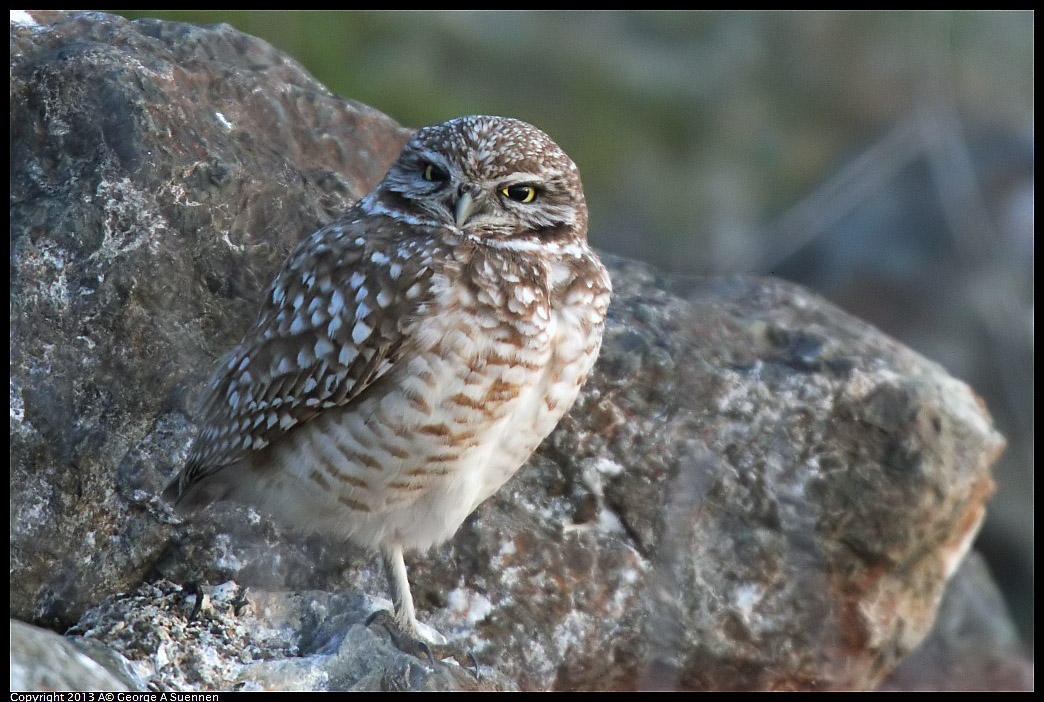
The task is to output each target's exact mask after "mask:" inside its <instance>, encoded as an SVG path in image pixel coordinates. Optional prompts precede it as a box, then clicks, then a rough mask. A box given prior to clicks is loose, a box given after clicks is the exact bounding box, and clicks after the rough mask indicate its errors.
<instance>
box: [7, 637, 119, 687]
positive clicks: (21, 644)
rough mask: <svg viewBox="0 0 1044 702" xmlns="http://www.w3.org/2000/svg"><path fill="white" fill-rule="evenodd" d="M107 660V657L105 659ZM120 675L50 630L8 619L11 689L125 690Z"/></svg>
mask: <svg viewBox="0 0 1044 702" xmlns="http://www.w3.org/2000/svg"><path fill="white" fill-rule="evenodd" d="M106 662H107V663H109V661H106ZM128 689H130V688H128V687H127V685H126V684H125V683H124V681H123V680H122V679H121V678H120V676H118V675H115V674H113V673H112V672H110V670H109V669H108V668H107V667H106V666H105V665H102V664H100V663H99V662H98V661H97V660H94V659H93V658H92V657H91V656H89V655H87V654H86V653H84V652H83V651H82V650H81V649H80V648H78V647H77V646H76V645H75V644H73V643H72V642H71V641H69V640H68V639H66V638H63V637H61V636H59V635H58V634H56V633H54V632H53V631H48V630H46V629H41V628H39V627H35V626H31V625H29V624H24V623H22V622H19V621H15V620H14V619H12V620H11V690H12V691H19V690H22V691H30V690H32V691H37V692H43V691H54V692H59V691H69V692H87V691H91V690H106V691H110V692H121V691H126V690H128Z"/></svg>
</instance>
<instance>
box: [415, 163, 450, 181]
mask: <svg viewBox="0 0 1044 702" xmlns="http://www.w3.org/2000/svg"><path fill="white" fill-rule="evenodd" d="M421 177H422V178H424V180H426V181H428V182H429V183H441V182H443V181H444V180H446V178H447V177H448V176H447V175H446V171H444V170H442V169H441V168H439V167H438V166H436V165H435V164H434V163H426V164H424V169H423V170H422V171H421Z"/></svg>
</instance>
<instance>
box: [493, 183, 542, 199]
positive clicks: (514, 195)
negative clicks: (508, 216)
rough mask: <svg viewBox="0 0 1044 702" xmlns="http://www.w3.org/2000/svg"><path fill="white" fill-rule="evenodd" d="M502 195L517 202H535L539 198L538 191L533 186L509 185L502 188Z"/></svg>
mask: <svg viewBox="0 0 1044 702" xmlns="http://www.w3.org/2000/svg"><path fill="white" fill-rule="evenodd" d="M500 194H501V195H503V196H504V197H506V198H507V199H508V200H514V201H515V202H533V200H535V199H536V196H537V189H536V188H534V187H533V186H532V185H509V186H507V187H506V188H501V189H500Z"/></svg>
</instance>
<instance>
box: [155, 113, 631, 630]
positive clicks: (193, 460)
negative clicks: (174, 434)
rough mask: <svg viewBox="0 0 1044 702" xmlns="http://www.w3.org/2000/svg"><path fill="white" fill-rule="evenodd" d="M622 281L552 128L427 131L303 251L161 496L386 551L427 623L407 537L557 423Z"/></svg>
mask: <svg viewBox="0 0 1044 702" xmlns="http://www.w3.org/2000/svg"><path fill="white" fill-rule="evenodd" d="M609 295H610V282H609V277H608V275H607V273H606V271H605V269H604V268H603V266H602V265H601V263H600V262H599V261H598V258H597V257H596V256H595V254H594V253H593V252H592V250H591V249H590V248H589V247H588V245H587V208H586V204H585V202H584V196H583V189H582V187H581V184H580V177H579V174H578V172H577V169H576V166H575V165H574V164H573V162H572V161H571V160H570V159H569V158H568V157H567V156H566V155H565V154H564V153H563V152H562V151H561V149H559V147H558V146H557V145H555V144H554V143H553V142H552V141H551V140H550V139H549V138H548V137H547V136H546V135H545V134H544V133H543V132H541V131H540V130H538V129H536V128H534V127H532V126H530V125H528V124H526V123H524V122H520V121H518V120H513V119H506V118H499V117H463V118H459V119H455V120H451V121H449V122H446V123H444V124H440V125H436V126H434V127H428V128H425V129H421V130H419V131H418V132H417V133H416V134H415V135H414V137H413V139H412V140H411V141H410V142H409V143H408V144H407V145H406V146H405V148H404V149H403V151H402V154H401V155H400V156H399V158H398V160H397V161H396V162H395V164H393V165H392V167H391V169H390V170H389V172H388V174H387V175H386V176H385V178H384V180H382V181H381V183H380V184H379V185H378V186H377V188H376V189H375V190H374V191H373V192H372V193H370V194H369V195H368V196H366V197H365V198H363V199H362V200H361V201H360V202H359V203H357V204H356V205H355V206H354V207H352V208H351V209H350V210H349V211H348V212H347V213H346V214H345V216H344V217H343V218H341V219H340V220H338V221H336V222H334V223H332V224H330V225H328V226H327V227H325V228H323V229H321V230H320V231H318V232H316V233H315V234H313V235H312V236H311V237H310V238H308V239H307V240H305V241H303V242H302V243H301V244H300V245H299V246H298V247H297V249H296V250H295V251H294V252H293V253H292V254H291V256H290V258H289V259H288V260H287V262H286V264H285V265H284V267H283V269H282V271H281V272H280V273H279V275H278V276H277V277H276V279H275V281H274V282H273V284H272V286H271V288H270V289H269V291H268V293H267V295H266V297H265V299H264V301H263V304H262V308H261V312H260V314H259V316H258V320H257V323H256V324H255V325H254V326H253V327H252V328H251V329H250V331H249V332H248V333H247V335H246V337H245V338H244V339H243V341H242V342H241V343H240V344H239V346H238V347H237V348H236V349H235V350H234V351H233V352H232V353H231V354H230V355H229V357H228V361H227V363H225V364H224V365H223V367H222V369H221V371H220V372H219V373H218V374H217V375H216V376H215V377H216V381H215V382H214V384H213V385H212V387H211V389H210V393H209V396H208V400H207V402H206V403H205V405H204V411H203V424H202V428H201V430H200V433H199V436H198V438H197V440H196V442H195V444H194V446H193V448H192V451H191V454H190V457H189V460H188V463H187V465H186V466H185V467H184V469H183V471H182V472H181V474H180V475H179V476H178V478H177V479H176V480H175V481H174V482H173V483H172V484H171V485H170V487H169V488H168V489H167V492H166V493H165V494H166V496H167V497H168V499H170V500H171V501H173V502H175V503H176V504H177V506H178V507H179V508H180V509H183V510H192V509H195V508H198V507H200V506H202V505H205V504H207V503H209V502H211V501H213V500H216V499H224V498H232V499H237V500H240V501H244V502H247V503H249V504H252V505H254V506H256V507H257V508H258V509H259V510H261V511H263V512H266V513H268V514H271V515H273V516H274V517H276V518H278V519H280V520H281V521H283V522H286V523H288V524H289V525H291V526H293V527H295V528H298V529H302V530H309V531H312V530H314V531H320V532H324V533H327V534H332V535H334V536H338V537H347V538H350V539H352V540H353V541H355V542H357V543H359V544H362V545H364V546H368V547H373V548H376V549H378V550H380V551H381V553H382V555H383V557H384V561H385V565H386V567H387V569H388V573H389V580H390V582H391V585H392V590H393V593H392V594H393V599H394V600H395V609H396V611H395V618H396V621H397V622H398V624H399V625H400V626H401V627H402V628H403V629H404V630H405V631H406V632H407V633H410V634H411V635H413V636H416V633H417V629H416V620H415V617H414V612H413V602H412V597H411V596H410V592H409V585H408V583H407V581H406V571H405V566H404V565H403V561H402V551H403V549H410V548H415V549H426V548H428V547H430V546H432V545H434V544H437V543H440V542H442V541H445V540H446V539H448V538H450V537H451V536H452V535H453V533H454V532H455V531H456V530H457V528H458V527H459V526H460V524H461V523H462V522H463V520H464V518H465V517H466V516H467V515H468V514H470V513H471V512H472V511H473V510H474V509H475V507H477V506H478V505H479V503H481V502H482V501H483V500H485V499H486V498H487V497H489V496H490V495H491V494H493V493H494V492H495V491H496V490H497V489H498V488H499V487H500V486H501V485H503V484H504V482H505V481H507V480H508V479H509V478H510V477H511V476H512V475H513V474H514V473H515V472H516V471H517V470H518V468H519V467H520V466H521V465H522V463H524V462H525V460H526V459H527V458H528V457H529V455H530V454H531V453H532V452H533V450H534V449H535V448H536V447H537V445H538V444H539V443H540V441H541V440H542V439H543V438H544V437H545V436H546V435H547V434H548V433H550V431H551V430H552V429H553V428H554V426H555V424H556V423H557V422H558V420H559V419H560V418H561V416H562V415H563V414H564V413H565V412H566V410H568V409H569V407H570V406H571V405H572V404H573V402H574V400H575V399H576V396H577V393H578V391H579V388H580V386H581V385H582V384H583V382H584V380H585V379H586V378H587V375H588V373H589V371H590V369H591V366H592V365H593V363H594V360H595V357H596V356H597V354H598V348H599V345H600V343H601V337H602V329H603V323H604V317H605V311H606V307H607V305H608V303H609Z"/></svg>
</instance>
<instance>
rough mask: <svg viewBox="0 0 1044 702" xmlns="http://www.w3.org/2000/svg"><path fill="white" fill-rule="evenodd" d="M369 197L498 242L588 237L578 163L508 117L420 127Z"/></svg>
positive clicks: (519, 245)
mask: <svg viewBox="0 0 1044 702" xmlns="http://www.w3.org/2000/svg"><path fill="white" fill-rule="evenodd" d="M368 199H371V201H372V202H371V203H370V204H371V206H373V205H378V206H379V207H380V209H381V210H382V211H383V212H384V213H385V214H387V215H389V216H392V217H399V218H403V220H404V221H410V222H411V223H413V224H422V225H429V226H436V227H440V228H447V229H450V230H453V231H456V232H458V233H459V234H461V235H462V236H466V237H468V238H470V239H472V240H474V241H477V242H479V243H485V244H490V245H494V246H498V247H501V248H509V249H517V250H528V249H535V248H538V247H545V246H548V245H551V244H555V243H563V242H565V241H569V240H575V239H577V238H579V239H580V240H581V241H583V240H586V238H587V204H586V202H585V201H584V191H583V186H582V185H581V183H580V173H579V171H578V170H577V168H576V165H575V164H574V163H573V162H572V160H571V159H570V158H569V157H568V156H566V154H565V152H563V151H562V149H560V148H559V147H558V145H557V144H555V142H553V141H551V139H550V137H548V136H547V135H546V134H544V132H542V131H540V130H539V129H537V128H536V127H534V126H532V125H530V124H527V123H525V122H522V121H520V120H517V119H510V118H507V117H486V116H470V117H458V118H457V119H452V120H450V121H448V122H443V123H442V124H437V125H434V126H431V127H425V128H423V129H420V130H418V131H417V132H416V133H415V134H414V136H413V138H412V139H410V141H409V142H408V143H407V144H406V146H405V147H404V148H403V150H402V153H401V154H400V155H399V158H398V159H397V160H396V161H395V163H394V164H393V165H392V167H391V169H390V170H389V171H388V174H387V175H386V176H385V177H384V180H383V181H381V183H380V184H379V185H378V186H377V188H376V190H375V191H374V192H373V193H372V194H371V195H370V196H368Z"/></svg>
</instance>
